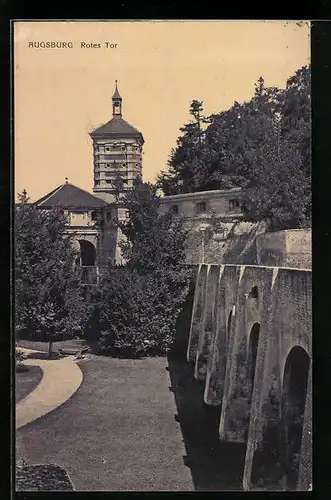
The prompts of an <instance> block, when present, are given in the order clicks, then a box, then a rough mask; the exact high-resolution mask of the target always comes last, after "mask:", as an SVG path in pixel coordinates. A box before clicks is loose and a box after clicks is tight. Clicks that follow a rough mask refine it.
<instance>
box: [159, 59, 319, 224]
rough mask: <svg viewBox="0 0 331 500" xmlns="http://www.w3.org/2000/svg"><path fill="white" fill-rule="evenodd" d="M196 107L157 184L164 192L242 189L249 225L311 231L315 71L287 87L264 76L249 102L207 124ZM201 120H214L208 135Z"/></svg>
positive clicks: (306, 72) (298, 76)
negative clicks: (270, 82) (268, 81)
mask: <svg viewBox="0 0 331 500" xmlns="http://www.w3.org/2000/svg"><path fill="white" fill-rule="evenodd" d="M194 102H196V103H197V104H196V105H195V106H194V108H193V109H192V107H191V111H190V112H191V115H192V116H193V118H194V121H193V122H192V123H191V124H189V125H185V127H184V128H183V129H181V130H182V131H183V132H184V133H183V136H182V137H180V138H179V140H178V145H177V149H176V150H174V151H172V152H171V155H170V159H169V171H168V172H167V173H162V174H161V175H160V177H159V179H158V182H159V183H160V185H162V188H163V191H164V193H165V194H166V195H167V194H169V195H170V194H177V193H180V192H189V191H206V190H212V189H231V188H235V187H241V188H242V189H243V211H244V218H245V219H246V220H249V221H252V222H255V221H260V220H266V221H267V222H268V224H269V229H272V230H276V229H287V228H300V227H307V226H309V225H310V221H311V196H310V174H311V153H310V149H311V147H310V146H311V144H310V142H311V141H310V137H311V123H310V122H311V119H310V114H311V97H310V67H306V66H304V67H302V68H300V69H299V70H298V71H297V72H296V73H295V74H294V75H293V76H292V77H291V78H289V79H288V81H287V84H286V89H279V88H277V87H266V86H265V82H264V79H263V77H260V78H259V79H258V81H257V82H256V84H255V91H254V95H253V97H252V98H251V99H250V100H249V101H248V102H244V103H238V102H236V101H235V102H234V104H233V105H232V106H231V108H230V109H228V110H225V111H222V112H220V113H217V114H214V115H211V116H210V117H209V118H208V119H205V118H204V119H203V120H201V118H200V113H201V111H202V107H201V106H198V104H199V103H198V101H194ZM200 104H201V103H200ZM201 121H205V122H209V125H208V127H207V128H206V130H205V131H204V132H202V131H201V126H200V123H201ZM184 167H185V168H184ZM183 172H184V174H185V175H183ZM183 177H185V182H184V181H183Z"/></svg>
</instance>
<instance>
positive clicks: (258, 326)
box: [187, 264, 312, 490]
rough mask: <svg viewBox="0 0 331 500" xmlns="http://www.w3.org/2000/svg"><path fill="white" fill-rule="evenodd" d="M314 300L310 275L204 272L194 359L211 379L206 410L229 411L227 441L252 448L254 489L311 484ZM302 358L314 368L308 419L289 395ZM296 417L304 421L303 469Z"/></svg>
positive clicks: (249, 470) (233, 269) (259, 269)
mask: <svg viewBox="0 0 331 500" xmlns="http://www.w3.org/2000/svg"><path fill="white" fill-rule="evenodd" d="M311 298H312V295H311V272H310V271H307V270H301V269H290V268H278V267H263V266H252V265H249V266H245V265H241V266H239V265H228V264H226V265H221V266H217V265H200V266H199V270H198V274H197V278H196V290H195V297H194V302H193V309H192V319H191V330H190V337H189V343H188V349H187V359H188V361H190V362H192V363H194V374H195V378H196V379H199V380H205V393H204V394H205V395H204V400H205V403H206V404H208V405H220V406H221V419H220V438H221V439H222V440H225V441H234V442H245V443H247V448H246V461H245V470H244V480H243V484H244V488H245V489H246V490H250V489H264V490H268V489H274V488H275V485H276V486H277V489H291V484H292V483H291V481H292V482H293V477H295V484H296V486H295V488H294V489H300V490H308V489H309V485H310V484H311V429H312V426H311V362H310V361H311V349H312V342H311V336H312V332H311V315H312V311H311ZM296 353H299V355H300V356H301V358H300V356H299V358H298V359H303V360H307V367H309V368H307V369H306V371H305V372H304V373H303V377H307V378H306V379H305V380H307V384H306V386H305V388H304V389H303V393H302V394H304V396H302V401H303V403H302V401H301V403H300V401H299V403H300V404H303V405H304V408H305V409H304V411H303V410H302V412H301V413H298V412H299V410H298V404H299V403H298V402H297V400H294V399H293V396H291V393H290V389H289V388H290V387H291V385H290V382H289V380H290V379H289V377H292V379H293V380H295V379H294V378H293V377H294V375H295V373H294V372H295V371H296V370H299V369H302V367H301V368H300V367H299V368H298V364H295V363H294V364H291V363H290V360H292V359H293V356H294V354H295V355H297V354H296ZM294 357H295V356H294ZM296 359H297V358H296ZM291 362H292V361H291ZM305 362H306V361H305ZM296 363H297V361H296ZM289 366H291V369H289V368H288V367H289ZM305 366H306V365H305ZM291 370H292V371H291ZM298 373H299V372H298ZM300 376H301V375H300ZM292 379H291V380H292ZM301 379H302V376H301ZM291 398H292V399H291ZM300 411H301V410H300ZM291 412H292V414H295V418H297V419H299V420H298V421H300V422H301V421H302V420H303V423H302V428H301V431H302V439H301V448H299V453H297V455H298V457H299V458H296V460H299V464H298V465H297V466H293V463H295V462H294V458H293V457H294V455H295V453H294V451H295V450H296V451H297V452H298V450H297V449H296V448H295V446H298V445H297V444H295V442H294V441H293V440H292V441H293V443H294V444H291V445H289V444H288V443H289V442H292V441H291V439H292V438H291V439H290V438H289V435H290V434H289V433H291V432H292V433H293V432H296V433H297V432H298V431H293V429H294V427H293V425H294V424H293V422H297V421H296V420H295V421H294V420H293V422H292V420H289V419H291V418H292V417H291ZM295 412H297V413H295ZM288 415H289V416H288ZM300 419H301V420H300ZM296 425H297V424H296ZM300 425H301V424H300ZM301 431H300V432H301ZM295 436H296V437H295V438H293V439H297V436H298V434H295ZM293 450H294V451H293ZM289 464H290V465H289ZM291 467H292V468H293V470H294V471H295V473H294V475H293V472H291V471H292V469H291Z"/></svg>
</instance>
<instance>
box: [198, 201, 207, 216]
mask: <svg viewBox="0 0 331 500" xmlns="http://www.w3.org/2000/svg"><path fill="white" fill-rule="evenodd" d="M205 211H206V202H205V201H200V202H199V203H197V213H198V214H202V213H203V212H205Z"/></svg>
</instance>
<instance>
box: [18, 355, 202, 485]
mask: <svg viewBox="0 0 331 500" xmlns="http://www.w3.org/2000/svg"><path fill="white" fill-rule="evenodd" d="M80 366H81V368H82V371H83V374H84V379H83V383H82V385H81V386H80V388H79V389H78V390H77V392H76V393H75V394H74V395H73V397H72V398H70V399H69V400H68V401H67V402H66V403H64V404H63V405H62V406H60V407H59V408H57V409H56V410H54V411H52V412H50V413H48V414H47V415H45V416H44V417H42V418H40V419H37V420H36V421H34V422H31V423H30V424H28V425H26V426H24V427H22V428H20V429H18V430H17V432H16V460H17V463H20V461H21V460H22V459H23V460H24V462H25V463H26V465H28V466H30V465H35V464H54V465H58V466H60V467H63V468H64V469H65V470H66V471H67V472H68V474H69V476H70V478H71V480H72V482H73V485H74V488H75V490H80V491H130V490H131V491H148V490H149V491H155V490H156V491H157V490H169V491H175V490H177V491H178V490H184V491H185V490H192V489H193V483H192V479H191V475H190V471H189V469H188V468H187V467H186V466H185V464H184V461H183V455H185V447H184V445H183V442H182V435H181V432H180V426H179V424H178V422H177V421H176V419H175V415H176V405H175V401H174V398H173V394H172V392H171V391H170V390H169V386H170V379H169V373H168V371H167V370H166V366H167V359H166V358H150V359H145V360H126V359H115V358H105V357H97V356H95V355H91V357H90V359H89V360H86V361H82V362H81V363H80Z"/></svg>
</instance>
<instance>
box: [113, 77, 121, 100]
mask: <svg viewBox="0 0 331 500" xmlns="http://www.w3.org/2000/svg"><path fill="white" fill-rule="evenodd" d="M113 99H122V97H121V96H120V93H119V91H118V88H117V80H115V91H114V93H113Z"/></svg>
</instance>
